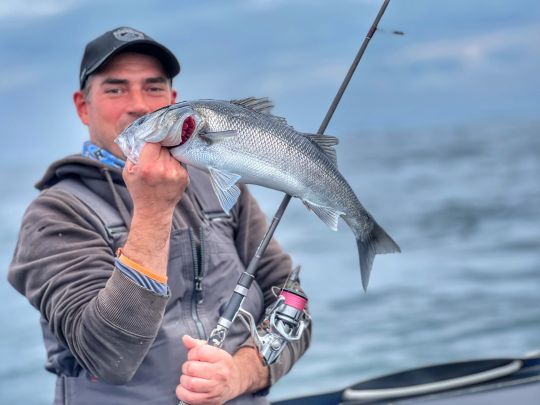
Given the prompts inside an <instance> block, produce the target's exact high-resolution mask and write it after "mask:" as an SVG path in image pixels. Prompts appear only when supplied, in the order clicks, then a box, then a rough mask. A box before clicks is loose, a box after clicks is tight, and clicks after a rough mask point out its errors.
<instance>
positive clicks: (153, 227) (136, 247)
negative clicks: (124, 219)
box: [122, 210, 172, 276]
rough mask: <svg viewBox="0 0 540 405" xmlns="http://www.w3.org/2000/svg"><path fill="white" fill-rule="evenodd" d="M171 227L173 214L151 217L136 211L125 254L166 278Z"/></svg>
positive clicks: (124, 249)
mask: <svg viewBox="0 0 540 405" xmlns="http://www.w3.org/2000/svg"><path fill="white" fill-rule="evenodd" d="M171 226H172V213H171V214H169V213H165V214H163V213H161V214H160V215H159V216H153V217H150V216H146V215H144V214H139V213H138V212H137V211H136V210H135V212H134V215H133V219H132V222H131V229H130V232H129V236H128V239H127V241H126V244H125V245H124V247H123V249H122V250H123V252H124V254H125V255H126V256H127V257H129V258H130V259H131V260H133V261H135V262H137V263H139V264H140V265H142V266H144V267H146V268H147V269H148V270H150V271H151V272H153V273H155V274H157V275H160V276H166V275H167V261H168V257H169V240H170V233H171Z"/></svg>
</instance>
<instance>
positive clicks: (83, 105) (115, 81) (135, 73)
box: [73, 53, 176, 159]
mask: <svg viewBox="0 0 540 405" xmlns="http://www.w3.org/2000/svg"><path fill="white" fill-rule="evenodd" d="M89 80H90V81H89V82H88V84H87V86H88V85H89V86H90V88H89V91H88V92H87V94H86V95H85V94H83V92H82V91H77V92H75V94H74V96H73V99H74V101H75V106H76V108H77V114H78V115H79V118H80V119H81V121H82V123H83V124H85V125H87V126H88V130H89V132H90V140H91V141H92V142H93V143H94V144H96V145H97V146H99V147H101V148H104V149H106V150H108V151H109V152H111V153H112V154H114V155H116V156H118V157H120V158H122V159H124V158H125V157H124V154H123V153H122V151H121V149H120V148H119V147H118V145H116V144H115V143H114V140H115V139H116V137H117V136H118V135H119V134H120V133H121V132H122V131H123V130H124V128H126V127H127V126H128V125H129V124H131V123H132V122H133V121H134V120H136V119H137V118H139V117H141V116H142V115H145V114H147V113H149V112H152V111H154V110H157V109H158V108H161V107H164V106H167V105H170V104H172V103H174V102H175V100H176V91H175V90H173V89H172V88H171V85H170V79H169V78H167V76H166V74H165V72H164V70H163V67H162V66H161V63H160V62H159V61H158V60H157V59H156V58H154V57H152V56H149V55H143V54H139V53H121V54H119V55H117V56H115V57H114V58H113V59H111V60H110V61H109V62H108V63H107V65H105V67H104V68H103V69H102V70H101V71H99V72H98V73H95V74H93V75H92V76H91V77H90V78H89Z"/></svg>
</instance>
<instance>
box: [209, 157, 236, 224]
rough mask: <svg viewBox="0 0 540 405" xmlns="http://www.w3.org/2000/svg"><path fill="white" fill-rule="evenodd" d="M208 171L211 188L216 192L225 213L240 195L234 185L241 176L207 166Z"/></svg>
mask: <svg viewBox="0 0 540 405" xmlns="http://www.w3.org/2000/svg"><path fill="white" fill-rule="evenodd" d="M208 169H209V171H210V179H211V181H212V188H213V189H214V192H215V193H216V196H217V198H218V200H219V203H220V205H221V207H222V208H223V211H225V212H226V213H227V214H228V213H229V211H230V210H231V208H232V207H233V206H234V204H235V203H236V200H238V197H240V189H239V188H238V187H237V186H236V182H237V181H238V180H240V178H241V177H242V176H240V175H238V174H235V173H228V172H224V171H221V170H218V169H215V168H213V167H209V168H208Z"/></svg>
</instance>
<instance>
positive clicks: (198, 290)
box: [8, 155, 311, 405]
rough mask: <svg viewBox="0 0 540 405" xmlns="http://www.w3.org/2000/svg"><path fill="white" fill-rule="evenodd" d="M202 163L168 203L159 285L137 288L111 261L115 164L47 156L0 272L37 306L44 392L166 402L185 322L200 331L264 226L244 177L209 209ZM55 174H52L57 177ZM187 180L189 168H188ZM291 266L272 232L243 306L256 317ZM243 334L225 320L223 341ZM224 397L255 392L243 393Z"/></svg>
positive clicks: (294, 353)
mask: <svg viewBox="0 0 540 405" xmlns="http://www.w3.org/2000/svg"><path fill="white" fill-rule="evenodd" d="M204 176H206V174H204V173H202V172H200V173H197V176H196V177H195V176H194V178H196V179H197V180H198V183H197V184H196V185H195V184H192V185H190V186H189V187H188V189H187V190H186V192H185V194H184V196H183V198H182V200H181V201H180V203H179V204H178V206H177V208H176V210H175V212H174V215H173V227H172V232H171V239H170V254H169V262H168V270H167V272H168V285H169V290H170V294H169V296H161V295H158V294H155V293H154V292H152V291H150V290H147V289H145V288H143V287H141V286H140V285H138V284H137V283H135V282H133V281H132V280H130V279H129V278H128V277H126V276H125V275H124V274H123V273H122V272H121V271H120V270H119V269H116V268H115V264H114V259H115V249H116V248H118V247H121V246H123V243H125V240H126V238H127V232H128V231H127V228H128V227H129V215H130V214H129V213H130V212H131V210H132V202H131V198H130V196H129V194H128V192H127V189H126V187H125V184H124V182H123V180H122V176H121V171H120V170H119V169H113V168H110V167H108V166H105V165H103V164H101V163H99V162H96V161H94V160H91V159H89V158H85V157H82V156H79V155H73V156H69V157H67V158H65V159H62V160H60V161H57V162H55V163H53V164H52V165H51V166H50V167H49V169H48V170H47V172H46V174H45V176H44V177H43V179H42V180H41V181H40V182H39V183H38V184H37V187H38V189H40V190H41V193H40V194H39V196H38V197H37V198H36V199H35V200H34V201H33V202H32V203H31V205H30V206H29V208H28V209H27V211H26V213H25V214H24V218H23V221H22V225H21V229H20V234H19V240H18V243H17V247H16V250H15V253H14V257H13V261H12V263H11V266H10V268H9V273H8V279H9V282H10V283H11V284H12V285H13V287H15V288H16V289H17V290H18V291H19V292H20V293H21V294H23V295H25V296H26V297H27V299H28V300H29V301H30V303H31V304H32V305H33V306H34V307H35V308H36V309H38V310H39V311H40V313H41V325H42V329H43V336H44V342H45V346H46V350H47V362H46V365H45V367H46V369H47V370H49V371H51V372H53V373H55V374H56V375H57V376H58V379H57V384H56V393H55V402H54V403H55V404H81V405H82V404H100V405H106V404H115V405H122V404H156V405H161V404H163V405H176V404H177V403H178V400H177V399H176V396H175V393H174V390H175V387H176V385H177V384H178V382H179V378H180V375H181V366H182V364H183V363H184V361H185V360H186V350H185V348H184V346H183V344H182V341H181V338H182V336H183V335H184V334H189V335H191V336H193V337H197V338H201V339H205V338H207V337H208V335H209V334H210V332H211V330H212V329H213V327H214V326H215V325H216V324H217V320H218V318H219V316H220V313H221V311H222V310H223V307H224V305H225V304H226V302H227V301H228V299H229V297H230V295H231V293H232V290H233V288H234V286H235V284H236V282H237V281H238V278H239V276H240V274H241V273H242V272H243V271H244V269H245V267H246V266H247V264H248V263H249V261H250V259H251V258H252V256H253V254H254V253H255V250H256V248H257V245H258V244H259V242H260V240H261V239H262V236H263V234H264V232H265V230H266V221H265V217H264V214H263V213H262V212H261V210H260V209H259V207H258V205H257V203H256V201H255V200H254V199H253V197H252V196H251V195H250V193H249V191H248V190H247V188H245V187H244V186H241V191H242V193H241V196H240V199H239V201H238V202H237V204H236V205H235V206H234V208H233V209H232V211H231V213H230V216H226V217H223V216H218V217H217V218H214V219H212V218H211V217H209V216H207V215H205V212H204V207H205V205H206V206H207V205H208V201H210V200H211V199H212V198H214V197H213V191H212V188H211V186H210V183H209V181H208V179H207V178H206V180H205V177H204ZM64 179H71V180H69V181H74V182H77V184H79V186H83V187H85V188H87V189H89V190H91V191H92V193H93V194H92V193H91V194H92V195H95V198H96V199H102V200H101V201H105V202H106V203H107V204H109V205H110V206H111V207H112V208H113V210H116V211H117V212H118V216H119V217H121V218H124V222H125V224H124V225H125V227H123V229H122V228H120V231H119V232H115V233H114V234H111V232H110V229H109V228H108V227H107V224H106V223H104V221H103V218H101V217H100V215H98V214H97V213H96V211H95V210H94V209H93V207H92V205H93V204H92V203H88V201H86V202H84V201H81V199H79V198H77V197H76V196H75V195H74V194H72V193H70V192H69V191H66V190H65V189H64V188H62V187H60V185H61V183H62V181H65V180H64ZM57 183H59V184H57ZM192 183H194V182H193V178H192ZM290 271H291V260H290V258H289V256H288V255H287V254H285V253H284V252H283V250H282V249H281V247H280V246H279V245H278V244H277V243H276V242H275V241H272V242H271V243H270V245H269V247H268V249H267V251H266V253H265V255H264V256H263V258H262V259H261V261H260V264H259V267H258V269H257V272H256V277H255V278H256V279H255V282H254V285H253V286H252V288H251V289H250V291H249V294H248V297H247V298H246V300H245V302H244V306H243V307H244V309H246V310H247V311H249V312H251V314H252V315H253V316H254V318H255V319H256V320H259V321H260V320H261V319H262V317H263V313H264V309H265V308H266V307H267V306H268V305H270V304H271V303H272V302H273V301H274V300H275V297H274V295H273V293H272V287H273V286H277V287H281V286H282V285H283V283H284V282H285V280H286V278H287V276H288V274H289V273H290ZM310 335H311V330H310V329H308V330H307V331H306V332H305V333H304V335H303V337H302V339H300V341H297V342H294V343H291V344H289V345H288V346H287V347H286V349H285V350H284V352H283V354H282V355H281V357H280V359H279V360H278V362H277V363H275V364H273V365H272V366H270V379H271V384H273V383H275V382H276V381H277V380H278V379H279V378H280V377H281V376H283V375H284V374H285V373H286V372H288V371H289V369H290V368H291V367H292V365H293V364H294V363H295V362H296V361H297V360H298V358H299V357H300V356H301V355H302V354H303V353H304V352H305V350H306V349H307V347H308V345H309V341H310ZM246 345H249V346H252V342H251V339H250V338H249V333H248V331H247V330H246V328H245V327H244V326H243V325H242V324H241V323H239V322H235V323H234V325H233V327H232V328H231V331H230V334H229V335H228V337H227V339H226V341H225V345H224V349H225V350H227V351H228V352H229V353H231V354H233V353H234V352H235V351H237V350H238V349H239V348H240V347H243V346H246ZM230 403H237V404H244V403H245V404H259V403H260V404H264V403H268V401H267V400H266V399H265V398H264V397H263V396H258V395H251V394H248V395H244V396H242V397H240V398H237V399H235V400H233V401H231V402H230Z"/></svg>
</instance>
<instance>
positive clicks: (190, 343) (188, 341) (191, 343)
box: [182, 335, 206, 350]
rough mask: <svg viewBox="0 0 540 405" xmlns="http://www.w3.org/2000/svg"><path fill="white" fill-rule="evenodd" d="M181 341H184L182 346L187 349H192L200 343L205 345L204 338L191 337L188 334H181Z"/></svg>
mask: <svg viewBox="0 0 540 405" xmlns="http://www.w3.org/2000/svg"><path fill="white" fill-rule="evenodd" d="M182 343H184V346H185V347H186V349H188V350H191V349H193V348H194V347H197V346H201V345H205V344H206V342H205V341H204V340H200V339H193V338H192V337H191V336H189V335H184V336H182Z"/></svg>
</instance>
